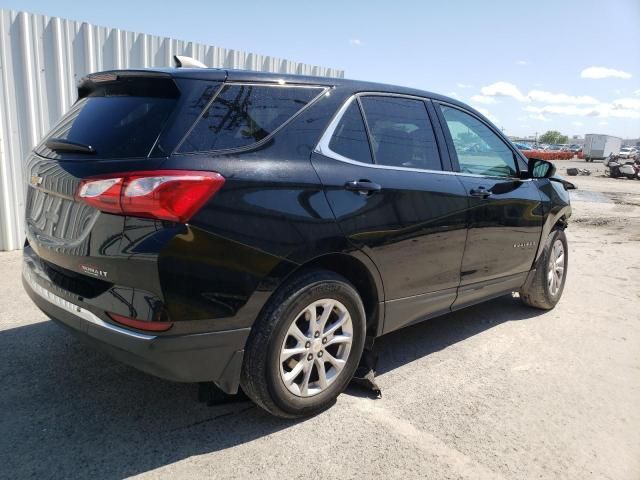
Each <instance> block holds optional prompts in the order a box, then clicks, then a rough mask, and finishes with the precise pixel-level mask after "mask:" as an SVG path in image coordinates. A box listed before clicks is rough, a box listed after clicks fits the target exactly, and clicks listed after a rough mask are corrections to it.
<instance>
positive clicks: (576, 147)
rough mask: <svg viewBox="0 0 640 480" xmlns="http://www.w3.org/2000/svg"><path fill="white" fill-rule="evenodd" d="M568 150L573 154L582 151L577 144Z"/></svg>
mask: <svg viewBox="0 0 640 480" xmlns="http://www.w3.org/2000/svg"><path fill="white" fill-rule="evenodd" d="M569 150H571V151H572V152H573V153H578V152H581V151H582V146H581V145H577V144H574V145H570V146H569Z"/></svg>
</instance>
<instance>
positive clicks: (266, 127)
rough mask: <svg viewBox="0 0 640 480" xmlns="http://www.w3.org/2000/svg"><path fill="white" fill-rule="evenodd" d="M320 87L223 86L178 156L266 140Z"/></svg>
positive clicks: (311, 98)
mask: <svg viewBox="0 0 640 480" xmlns="http://www.w3.org/2000/svg"><path fill="white" fill-rule="evenodd" d="M322 90H323V89H322V88H320V87H289V86H286V87H285V86H266V85H226V86H225V87H223V88H222V90H221V91H220V93H219V94H218V96H217V97H216V98H215V100H214V101H213V103H212V104H211V106H210V107H209V108H208V109H207V110H206V111H205V112H204V114H203V116H202V117H201V119H200V120H199V121H198V123H197V124H196V125H195V127H194V128H193V130H191V132H190V133H189V135H188V136H187V138H186V139H185V140H184V141H183V142H182V144H181V145H180V147H179V148H178V151H179V152H180V153H190V152H203V151H212V150H229V149H233V148H240V147H246V146H249V145H252V144H254V143H257V142H259V141H260V140H262V139H264V138H266V137H267V136H269V135H270V134H271V133H273V132H274V131H275V130H276V129H277V128H278V127H280V126H282V125H283V124H284V123H285V122H286V121H287V120H289V119H290V118H291V117H293V116H294V115H295V114H296V113H298V112H299V111H300V110H301V109H302V108H304V107H305V106H306V105H307V104H308V103H309V102H310V101H311V100H313V99H314V98H315V97H316V96H317V95H319V94H320V93H321V92H322Z"/></svg>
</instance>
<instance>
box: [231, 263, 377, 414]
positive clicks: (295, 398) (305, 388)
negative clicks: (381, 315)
mask: <svg viewBox="0 0 640 480" xmlns="http://www.w3.org/2000/svg"><path fill="white" fill-rule="evenodd" d="M314 312H315V314H314ZM323 314H325V315H326V318H325V315H323ZM323 318H325V320H324V324H323ZM314 320H315V323H312V321H314ZM340 322H342V324H340ZM339 324H340V326H339V327H337V329H336V325H339ZM312 325H315V327H313V326H312ZM294 326H295V327H296V328H297V330H296V328H294ZM332 328H333V329H334V331H333V333H331V332H330V330H331V329H332ZM321 330H322V333H320V331H321ZM365 331H366V316H365V311H364V306H363V304H362V300H361V298H360V296H359V295H358V292H357V291H356V289H355V288H354V287H353V286H352V285H351V284H350V283H349V282H348V281H347V280H346V279H345V278H344V277H342V276H340V275H338V274H336V273H334V272H330V271H327V270H312V271H306V272H303V273H302V274H298V275H296V276H295V277H294V278H293V279H291V280H290V281H288V282H287V283H286V284H285V285H284V286H283V287H281V288H280V289H279V290H278V291H276V293H274V295H273V297H272V298H271V299H270V301H269V302H268V304H267V305H266V307H265V308H264V309H263V311H262V312H261V314H260V316H259V318H258V319H257V320H256V323H255V325H254V326H253V328H252V331H251V334H250V335H249V339H248V340H247V345H246V348H245V357H244V362H243V368H242V374H241V379H240V383H241V386H242V389H243V390H244V392H245V393H246V394H247V396H249V398H251V399H252V400H253V401H254V402H255V403H256V404H257V405H259V406H260V407H262V408H263V409H265V410H267V411H268V412H270V413H271V414H273V415H276V416H278V417H283V418H297V417H304V416H310V415H314V414H316V413H319V412H321V411H323V410H325V409H326V408H328V407H330V406H331V405H333V404H334V403H335V400H336V398H337V396H338V395H339V394H340V393H341V392H342V391H343V390H344V389H345V388H346V387H347V385H348V384H349V381H350V380H351V378H352V377H353V374H354V372H355V370H356V368H357V366H358V363H359V361H360V357H361V355H362V351H363V348H364V340H365ZM319 333H320V334H319ZM318 334H319V335H318ZM349 337H350V339H349ZM325 342H326V343H325ZM294 351H299V353H296V354H294V355H291V352H294ZM283 359H284V360H283ZM321 370H322V372H324V376H323V375H321ZM296 372H297V373H296ZM323 378H324V380H322V379H323ZM305 382H306V383H305Z"/></svg>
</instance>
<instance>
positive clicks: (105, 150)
mask: <svg viewBox="0 0 640 480" xmlns="http://www.w3.org/2000/svg"><path fill="white" fill-rule="evenodd" d="M85 94H86V96H85V97H84V98H81V99H79V100H78V101H77V102H76V103H75V104H74V105H73V107H72V108H71V110H70V111H69V112H68V113H67V114H66V115H65V116H64V117H63V118H62V120H61V121H60V122H59V123H58V124H57V125H56V126H55V127H54V128H53V130H52V131H51V133H49V135H48V136H47V138H46V139H45V142H43V143H42V145H41V146H40V147H39V148H38V151H37V153H38V154H40V155H42V156H46V157H51V158H59V157H70V158H79V159H91V158H135V157H146V156H147V155H148V154H149V152H150V150H151V148H152V147H153V145H154V143H155V141H156V139H157V138H158V136H159V135H160V132H161V131H162V129H163V128H164V126H165V124H166V122H167V119H168V118H169V116H170V114H171V113H172V112H173V110H174V108H175V106H176V102H177V99H178V96H179V92H178V90H177V88H176V86H175V84H174V83H173V81H172V80H171V79H164V78H125V79H118V80H114V81H110V82H105V83H101V84H98V86H96V87H95V88H94V89H92V90H90V91H88V92H85ZM52 139H61V140H64V141H67V142H73V143H76V144H80V145H85V146H90V147H92V149H93V150H94V151H95V154H92V155H90V156H89V155H82V154H77V153H71V152H62V153H61V152H57V151H53V150H51V149H49V148H47V147H46V143H47V141H48V140H52Z"/></svg>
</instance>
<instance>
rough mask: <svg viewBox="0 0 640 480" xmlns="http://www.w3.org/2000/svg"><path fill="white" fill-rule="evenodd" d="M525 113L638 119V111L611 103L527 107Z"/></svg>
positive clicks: (639, 116) (639, 113) (639, 114)
mask: <svg viewBox="0 0 640 480" xmlns="http://www.w3.org/2000/svg"><path fill="white" fill-rule="evenodd" d="M525 110H526V111H527V112H530V113H533V114H540V115H543V114H545V113H546V114H550V113H551V114H555V115H569V116H576V117H602V118H608V117H616V118H640V111H636V110H632V109H629V108H622V107H616V106H615V105H614V104H611V103H601V104H599V105H594V106H591V107H579V106H577V105H545V106H544V107H535V106H531V105H530V106H527V107H525Z"/></svg>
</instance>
